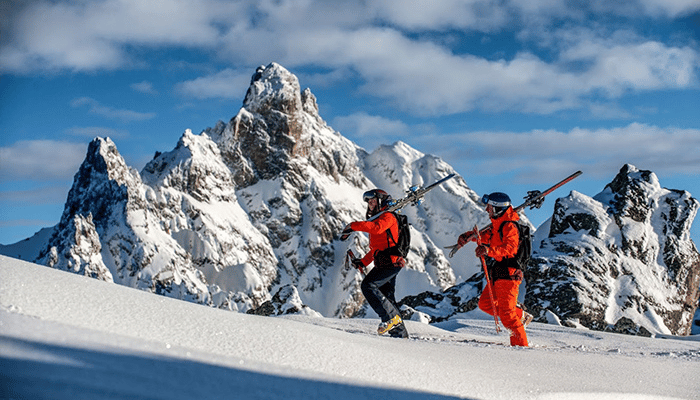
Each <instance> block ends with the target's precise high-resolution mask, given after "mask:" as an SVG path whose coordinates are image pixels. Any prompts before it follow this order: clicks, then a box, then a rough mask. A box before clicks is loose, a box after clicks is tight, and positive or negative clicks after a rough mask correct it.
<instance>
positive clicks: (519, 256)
mask: <svg viewBox="0 0 700 400" xmlns="http://www.w3.org/2000/svg"><path fill="white" fill-rule="evenodd" d="M509 222H511V223H513V224H515V226H516V227H517V228H518V236H519V237H520V241H519V242H518V252H517V253H516V254H515V257H513V258H514V259H515V263H516V264H517V265H513V267H515V268H518V269H520V270H522V271H525V268H526V267H527V264H528V263H529V262H530V257H531V255H532V233H531V232H530V227H529V226H527V225H525V224H521V223H520V222H518V221H504V222H503V223H502V224H501V226H500V227H499V228H498V233H500V235H501V239H503V226H504V225H505V224H507V223H509Z"/></svg>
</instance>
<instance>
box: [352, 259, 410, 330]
mask: <svg viewBox="0 0 700 400" xmlns="http://www.w3.org/2000/svg"><path fill="white" fill-rule="evenodd" d="M399 272H401V268H400V267H394V266H387V267H374V268H372V270H371V271H369V273H368V274H367V276H366V277H365V279H363V280H362V284H361V285H360V288H361V289H362V294H363V295H365V299H367V302H368V303H369V305H370V307H372V309H373V310H374V311H375V312H376V313H377V315H379V318H381V319H382V321H388V320H390V319H392V318H394V317H395V316H396V315H401V312H400V311H399V307H398V305H397V304H396V299H395V298H394V293H395V292H396V275H398V274H399Z"/></svg>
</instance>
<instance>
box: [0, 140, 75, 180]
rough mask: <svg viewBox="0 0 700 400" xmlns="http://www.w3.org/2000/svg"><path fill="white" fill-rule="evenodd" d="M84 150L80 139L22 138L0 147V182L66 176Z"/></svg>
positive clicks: (70, 175) (60, 178) (70, 172)
mask: <svg viewBox="0 0 700 400" xmlns="http://www.w3.org/2000/svg"><path fill="white" fill-rule="evenodd" d="M86 150H87V146H86V145H85V144H84V143H72V142H65V141H58V140H22V141H18V142H15V143H14V144H12V145H11V146H7V147H0V182H10V181H21V180H33V181H40V182H42V181H46V182H48V181H56V180H59V181H61V180H70V179H72V178H73V175H74V174H75V173H76V171H78V168H79V167H80V164H81V163H82V162H83V159H84V158H85V152H86ZM46 160H51V162H50V163H47V162H46Z"/></svg>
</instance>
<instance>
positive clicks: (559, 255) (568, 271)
mask: <svg viewBox="0 0 700 400" xmlns="http://www.w3.org/2000/svg"><path fill="white" fill-rule="evenodd" d="M699 206H700V203H699V202H698V201H697V200H696V199H694V198H692V197H691V195H690V193H688V192H686V191H679V190H668V189H664V188H662V187H661V185H660V183H659V180H658V178H657V177H656V175H655V174H654V173H653V172H651V171H641V170H639V169H637V168H636V167H634V166H632V165H625V166H623V167H622V169H621V170H620V172H619V173H618V174H617V176H616V177H615V178H614V179H613V181H612V182H610V183H609V184H608V185H607V186H606V187H605V190H603V191H602V192H601V193H599V194H597V195H596V196H595V197H592V198H591V197H588V196H586V195H583V194H581V193H578V192H575V191H574V192H572V193H571V194H570V195H569V196H567V197H564V198H560V199H558V200H557V202H556V204H555V206H554V215H553V216H552V218H551V219H550V220H549V221H548V222H547V224H546V226H542V227H541V228H540V229H539V230H538V232H539V234H538V235H537V236H536V237H535V244H536V246H535V251H534V260H533V262H532V263H531V264H530V268H529V269H528V270H527V275H528V279H529V281H530V283H529V284H528V291H529V293H530V294H531V295H530V296H528V297H527V300H526V302H525V304H526V305H527V306H528V307H529V308H530V309H531V310H533V311H534V313H535V314H536V315H538V316H539V319H540V320H543V321H544V320H546V319H547V318H552V317H556V318H559V319H561V320H562V321H565V322H566V323H569V324H582V325H584V326H586V327H590V328H593V329H598V330H612V331H615V332H623V333H633V334H641V335H649V334H650V333H651V332H654V333H657V332H661V333H672V334H675V335H687V334H690V331H691V326H692V321H693V318H694V314H695V309H696V307H697V304H698V290H699V289H700V256H699V255H698V251H697V249H696V247H695V244H694V243H693V242H692V241H691V240H690V237H689V230H690V224H691V223H692V221H693V219H694V218H695V215H696V213H697V211H698V207H699ZM552 313H553V314H552Z"/></svg>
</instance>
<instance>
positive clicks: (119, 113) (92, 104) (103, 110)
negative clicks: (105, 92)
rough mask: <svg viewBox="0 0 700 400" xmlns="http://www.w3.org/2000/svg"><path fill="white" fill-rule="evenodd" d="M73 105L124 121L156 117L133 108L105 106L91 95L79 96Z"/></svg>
mask: <svg viewBox="0 0 700 400" xmlns="http://www.w3.org/2000/svg"><path fill="white" fill-rule="evenodd" d="M70 105H71V107H76V108H77V107H83V106H86V107H88V109H89V110H90V112H91V113H93V114H97V115H101V116H103V117H105V118H109V119H114V120H119V121H123V122H133V121H145V120H149V119H153V118H155V116H156V114H155V113H142V112H138V111H132V110H124V109H118V108H114V107H109V106H104V105H102V104H100V102H98V101H97V100H95V99H92V98H90V97H79V98H77V99H74V100H73V101H71V103H70Z"/></svg>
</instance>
